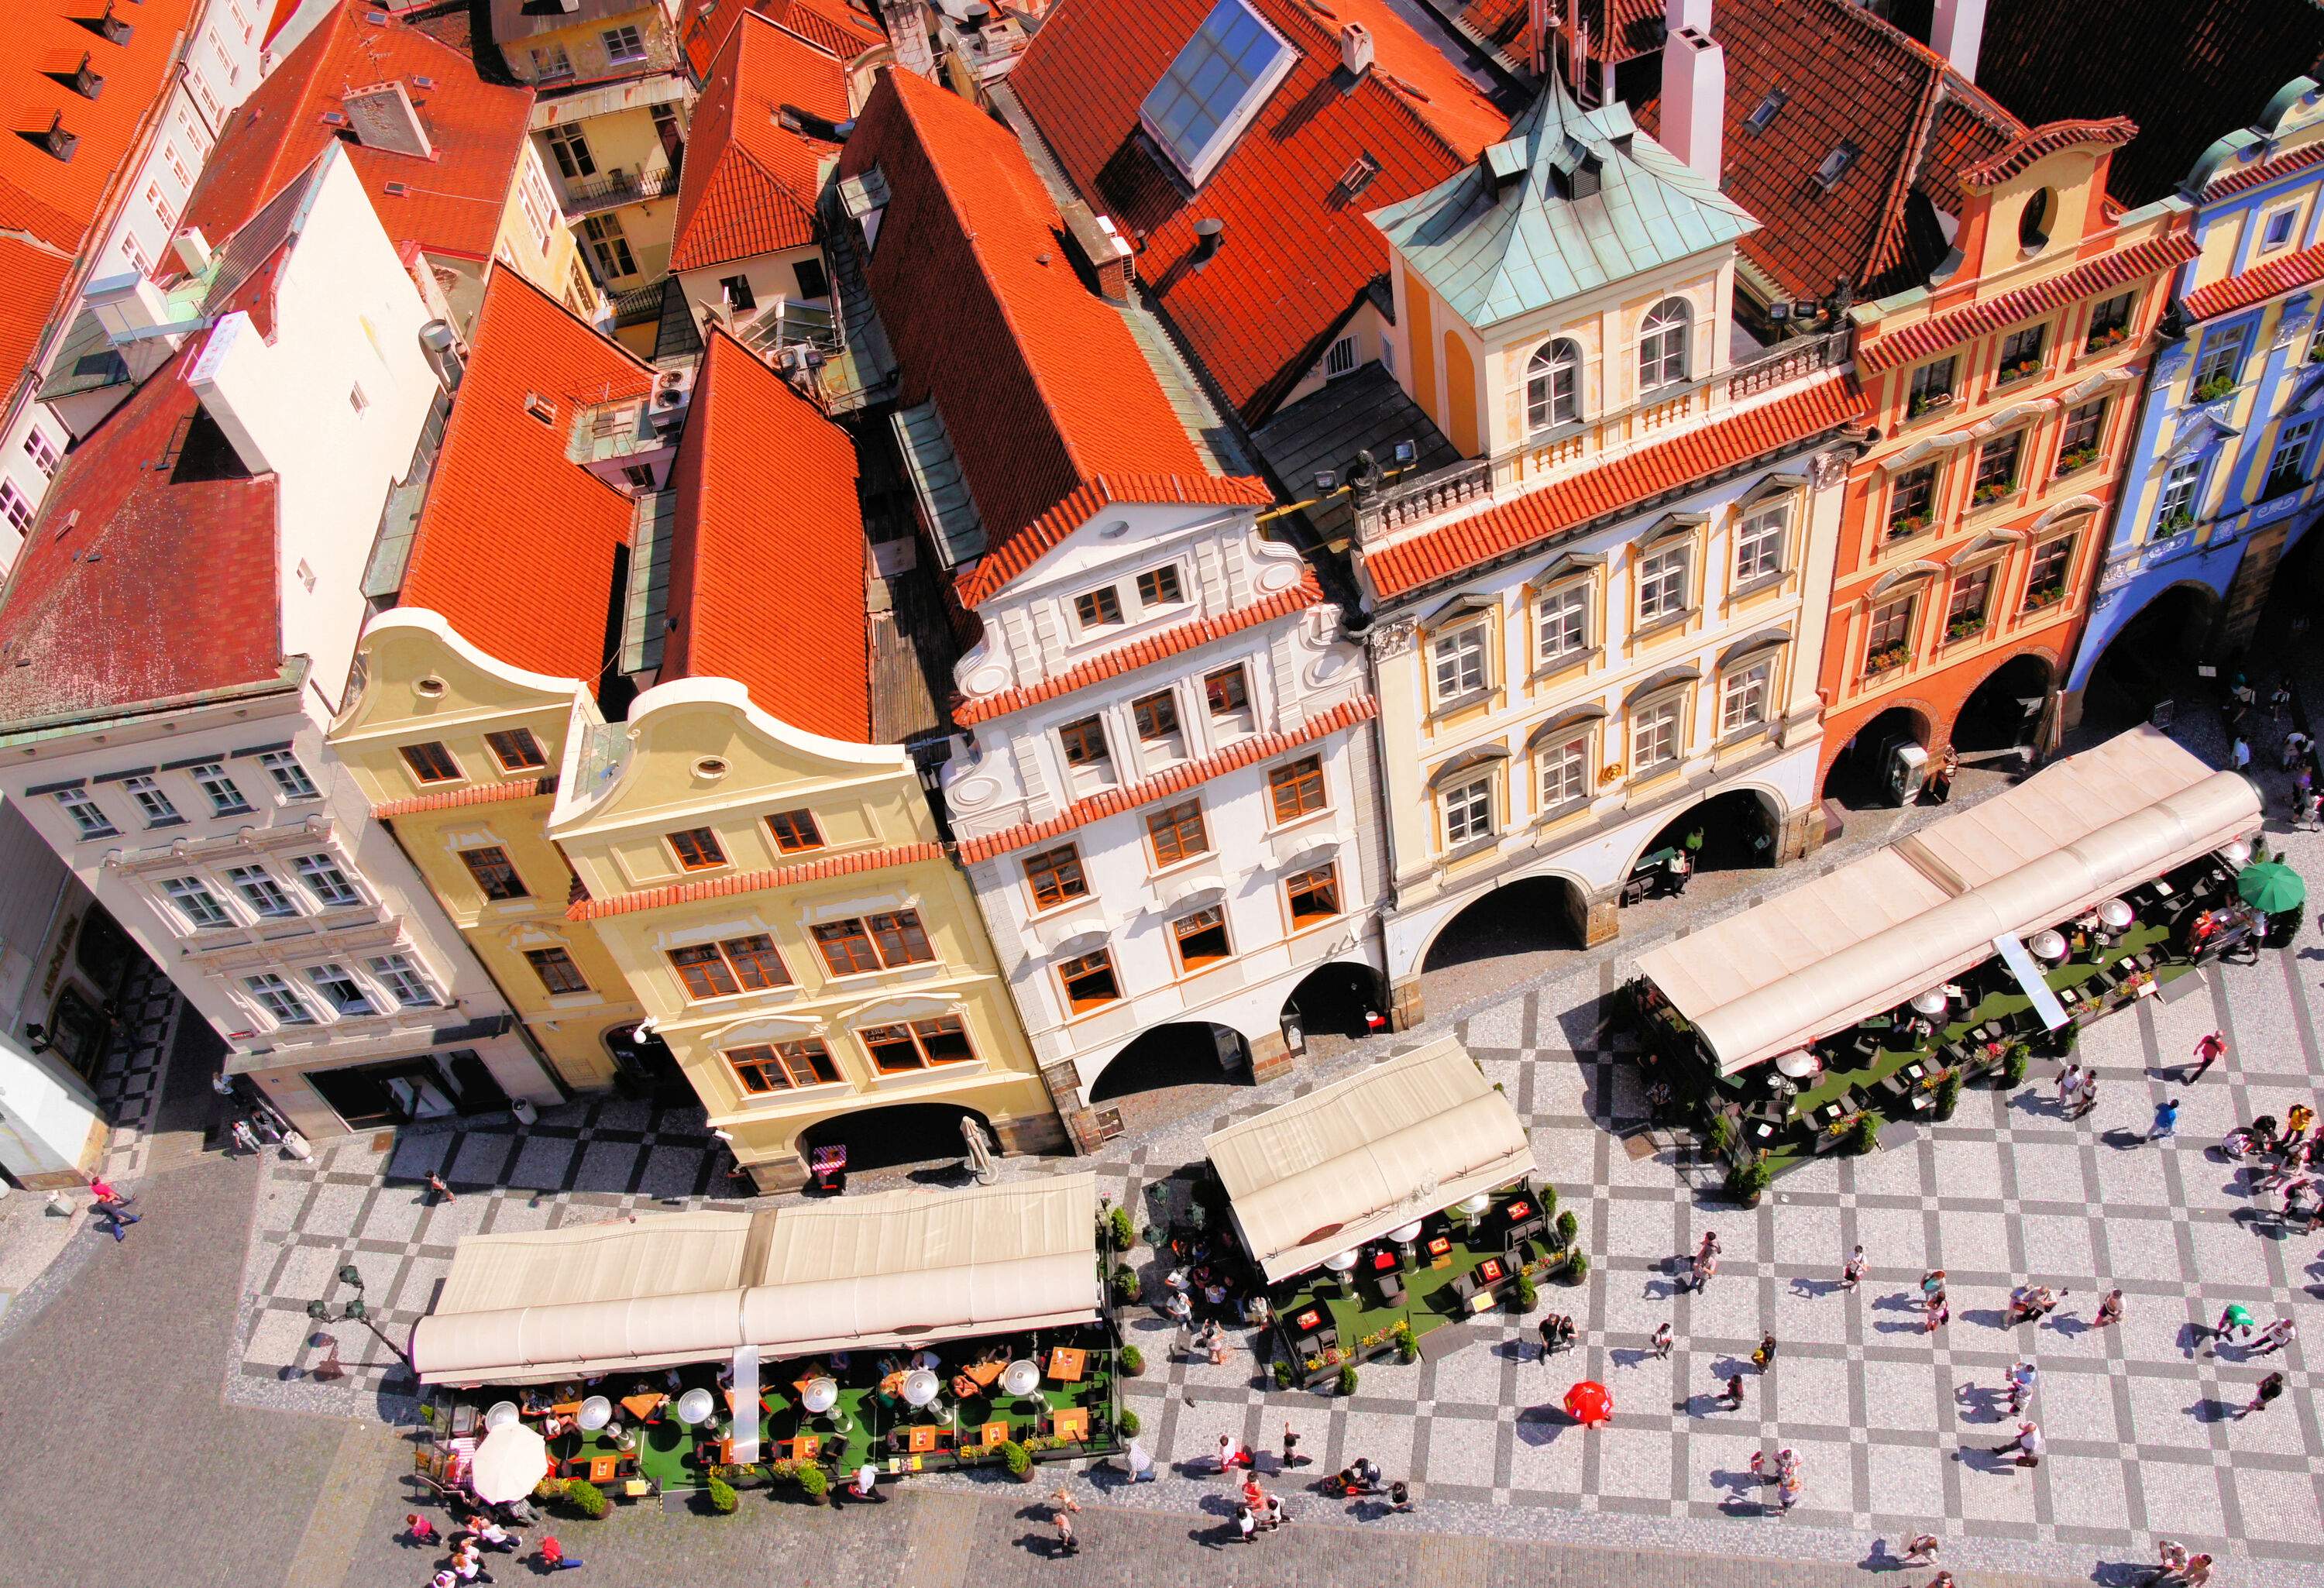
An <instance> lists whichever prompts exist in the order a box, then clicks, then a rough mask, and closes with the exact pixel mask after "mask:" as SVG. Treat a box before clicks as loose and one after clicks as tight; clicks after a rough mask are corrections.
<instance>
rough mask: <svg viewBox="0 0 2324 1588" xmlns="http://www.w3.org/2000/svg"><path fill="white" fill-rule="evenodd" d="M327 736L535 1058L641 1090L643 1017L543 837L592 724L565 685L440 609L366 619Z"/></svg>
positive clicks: (568, 1081) (591, 1087)
mask: <svg viewBox="0 0 2324 1588" xmlns="http://www.w3.org/2000/svg"><path fill="white" fill-rule="evenodd" d="M356 658H357V660H356V678H357V679H358V680H359V687H358V688H356V689H355V691H354V692H353V694H352V697H351V698H350V699H349V701H348V703H347V706H346V709H345V710H344V711H343V712H342V713H341V714H340V716H339V718H338V720H337V722H336V723H335V724H334V725H332V728H331V733H330V739H331V743H333V745H334V746H335V747H336V748H337V751H338V753H339V755H340V757H341V758H342V759H343V761H344V762H346V766H347V767H348V769H349V770H350V771H352V772H353V773H354V775H355V780H356V781H357V783H358V784H359V785H360V786H361V788H362V789H363V791H364V795H365V797H366V798H368V799H370V801H371V803H372V813H373V815H374V816H375V817H379V818H380V819H381V820H383V821H384V822H385V823H387V824H388V826H390V827H391V829H392V831H393V832H394V834H395V837H396V841H397V843H398V844H399V845H401V847H402V849H403V852H404V853H405V854H407V855H409V856H410V860H411V863H412V864H413V865H414V866H416V867H418V868H419V871H420V875H421V876H422V877H423V878H425V879H426V880H427V882H428V886H429V890H430V891H432V892H433V893H434V894H435V895H436V898H437V900H438V902H439V903H440V904H442V906H443V907H444V909H445V911H446V913H447V914H448V915H450V917H451V918H452V921H453V924H454V925H455V926H456V927H457V928H458V929H459V931H460V934H461V936H462V937H466V939H467V942H468V946H470V947H471V948H472V949H474V950H475V955H476V957H477V958H478V959H479V960H481V961H482V962H483V964H484V969H485V971H486V973H487V974H490V975H491V976H492V978H493V981H494V982H495V983H498V985H499V987H500V990H501V992H502V993H503V995H504V996H505V997H506V998H507V999H508V1001H509V1004H510V1007H512V1009H514V1010H515V1011H516V1013H517V1017H518V1019H519V1020H521V1021H522V1022H523V1024H524V1027H525V1029H526V1030H527V1032H528V1033H530V1036H531V1038H532V1040H533V1043H534V1045H535V1047H536V1048H539V1051H540V1053H541V1054H542V1055H543V1056H544V1057H547V1058H548V1059H549V1063H550V1064H551V1065H552V1066H555V1068H556V1071H557V1074H558V1077H559V1078H560V1079H561V1080H562V1081H563V1082H564V1084H565V1085H567V1087H568V1088H570V1089H572V1090H573V1091H576V1092H591V1091H596V1090H600V1089H603V1088H604V1087H606V1086H609V1085H612V1084H613V1081H614V1079H615V1077H616V1076H617V1075H618V1074H620V1073H621V1072H622V1071H623V1070H625V1069H626V1070H629V1071H630V1072H632V1078H633V1079H634V1080H636V1081H637V1082H639V1083H640V1084H641V1085H651V1084H652V1083H653V1082H654V1080H655V1079H656V1077H655V1076H654V1075H653V1074H652V1072H651V1067H650V1066H651V1064H652V1062H653V1059H652V1056H651V1055H650V1052H649V1051H642V1050H641V1048H643V1046H644V1045H641V1044H640V1043H639V1041H638V1040H637V1039H636V1036H635V1032H636V1029H637V1026H638V1024H639V1023H640V1021H641V1020H642V1019H643V1017H644V1015H645V1010H644V1008H643V1007H642V1006H641V1003H640V1002H638V1000H637V999H636V997H635V996H634V995H633V994H632V992H631V990H630V984H629V982H628V979H627V978H626V977H625V976H624V975H623V974H622V968H621V966H620V965H619V964H618V963H617V962H616V961H615V959H614V958H613V956H612V955H610V954H609V953H608V952H607V951H606V949H605V947H604V945H603V944H602V943H600V942H599V941H598V938H597V935H596V933H595V930H593V929H592V928H590V927H589V926H588V925H587V924H586V923H584V922H579V921H575V920H573V919H569V917H568V915H567V911H568V909H570V907H571V904H572V902H573V900H572V895H573V875H572V872H571V870H570V869H569V868H568V867H567V864H566V862H565V857H564V855H563V854H560V853H558V848H557V846H556V845H554V844H553V843H551V842H550V841H549V835H548V827H549V811H550V808H551V807H552V806H553V804H554V803H555V800H556V797H557V773H558V767H559V766H560V765H561V764H562V762H563V760H564V756H565V749H566V742H567V737H568V735H570V734H573V733H574V732H576V729H586V728H587V727H589V726H592V725H595V723H596V722H597V721H598V720H599V718H598V716H597V707H596V703H595V701H593V700H592V699H591V698H590V697H589V695H588V692H587V691H586V690H585V689H584V688H582V687H581V686H580V684H579V683H578V682H577V681H576V680H574V679H555V678H549V677H546V676H544V675H542V674H539V673H531V672H526V671H524V670H522V669H518V668H512V667H509V666H507V665H505V664H503V663H502V662H499V661H497V660H493V658H491V657H489V656H487V655H485V654H484V652H483V651H479V650H477V649H476V648H475V646H473V645H471V644H469V643H468V642H466V641H465V640H463V639H462V638H461V637H460V636H459V634H458V633H457V632H455V631H454V630H453V628H452V626H451V625H450V624H449V623H447V622H446V621H445V619H444V618H443V617H442V616H441V615H440V614H437V613H434V612H430V611H428V610H426V609H424V608H417V607H410V608H401V609H398V610H395V611H392V612H388V613H384V614H381V615H380V616H378V617H376V618H374V619H373V620H372V623H371V624H370V626H369V628H368V629H367V630H366V631H365V632H364V639H363V642H362V645H361V647H360V649H359V650H358V651H357V652H356Z"/></svg>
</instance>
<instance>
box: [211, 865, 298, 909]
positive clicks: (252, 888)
mask: <svg viewBox="0 0 2324 1588" xmlns="http://www.w3.org/2000/svg"><path fill="white" fill-rule="evenodd" d="M226 881H227V882H232V883H233V884H234V890H235V892H237V893H239V894H241V895H242V897H243V901H244V903H246V904H248V905H249V906H250V908H251V909H254V910H255V911H257V912H258V914H259V915H260V916H262V917H264V918H269V919H280V918H281V917H284V916H294V915H297V914H298V913H299V906H298V904H297V902H296V901H295V900H292V899H291V894H290V892H289V891H288V890H286V889H285V888H284V887H283V886H282V884H281V882H276V881H275V880H274V876H273V873H272V872H269V871H268V870H267V869H266V868H265V867H264V866H263V865H237V866H230V867H228V868H227V869H226Z"/></svg>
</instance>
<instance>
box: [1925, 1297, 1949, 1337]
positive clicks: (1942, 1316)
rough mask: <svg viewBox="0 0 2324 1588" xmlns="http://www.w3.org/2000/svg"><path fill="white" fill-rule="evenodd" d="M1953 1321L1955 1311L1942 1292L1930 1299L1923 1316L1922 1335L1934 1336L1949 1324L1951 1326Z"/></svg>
mask: <svg viewBox="0 0 2324 1588" xmlns="http://www.w3.org/2000/svg"><path fill="white" fill-rule="evenodd" d="M1952 1321H1953V1309H1952V1308H1951V1307H1950V1306H1948V1305H1947V1304H1946V1302H1945V1294H1944V1292H1943V1291H1941V1290H1940V1291H1938V1292H1937V1293H1936V1295H1934V1296H1932V1297H1930V1298H1929V1300H1928V1303H1927V1305H1926V1306H1925V1307H1924V1309H1923V1313H1922V1316H1921V1333H1922V1334H1935V1333H1936V1332H1937V1331H1938V1330H1939V1329H1941V1328H1943V1327H1944V1326H1945V1325H1947V1324H1950V1323H1951V1322H1952Z"/></svg>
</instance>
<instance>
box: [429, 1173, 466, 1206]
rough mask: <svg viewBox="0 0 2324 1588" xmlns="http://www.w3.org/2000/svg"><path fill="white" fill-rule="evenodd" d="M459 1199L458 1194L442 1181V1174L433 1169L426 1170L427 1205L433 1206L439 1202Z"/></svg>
mask: <svg viewBox="0 0 2324 1588" xmlns="http://www.w3.org/2000/svg"><path fill="white" fill-rule="evenodd" d="M459 1200H460V1198H459V1196H458V1195H457V1193H455V1192H454V1191H453V1189H452V1187H451V1186H447V1185H446V1184H445V1183H444V1177H443V1176H441V1175H439V1174H438V1173H437V1172H436V1171H435V1170H434V1169H429V1171H428V1205H429V1206H430V1207H434V1206H435V1205H437V1204H438V1203H440V1202H457V1201H459Z"/></svg>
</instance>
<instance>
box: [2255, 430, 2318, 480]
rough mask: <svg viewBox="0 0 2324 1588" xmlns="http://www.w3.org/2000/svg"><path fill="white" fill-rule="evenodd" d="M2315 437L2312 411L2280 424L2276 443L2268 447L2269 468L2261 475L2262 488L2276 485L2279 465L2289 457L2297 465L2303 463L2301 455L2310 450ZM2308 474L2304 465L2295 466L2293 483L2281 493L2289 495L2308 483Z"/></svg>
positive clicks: (2276, 433)
mask: <svg viewBox="0 0 2324 1588" xmlns="http://www.w3.org/2000/svg"><path fill="white" fill-rule="evenodd" d="M2315 439H2316V416H2315V415H2314V414H2312V413H2308V414H2301V415H2299V416H2297V417H2296V418H2290V419H2286V420H2284V421H2283V422H2282V424H2281V425H2279V426H2278V427H2277V428H2276V432H2275V445H2274V446H2273V447H2271V448H2268V454H2267V470H2266V472H2265V473H2264V474H2263V475H2260V489H2261V490H2263V491H2265V490H2267V489H2269V488H2270V487H2271V486H2272V485H2274V483H2275V476H2276V473H2277V466H2278V465H2279V464H2281V463H2282V462H2283V460H2284V459H2285V458H2286V457H2290V458H2291V459H2292V462H2293V464H2294V465H2295V467H2294V468H2293V470H2292V475H2293V481H2292V485H2291V486H2290V487H2289V488H2288V489H2287V490H2285V491H2283V492H2282V493H2280V494H2284V495H2289V494H2291V492H2292V491H2295V490H2298V489H2299V488H2300V487H2301V486H2302V485H2306V484H2307V483H2308V479H2307V474H2308V471H2307V469H2306V468H2305V467H2304V466H2298V465H2301V456H2300V455H2301V454H2302V453H2304V452H2306V451H2307V450H2308V448H2309V444H2310V442H2312V441H2313V440H2315Z"/></svg>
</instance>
